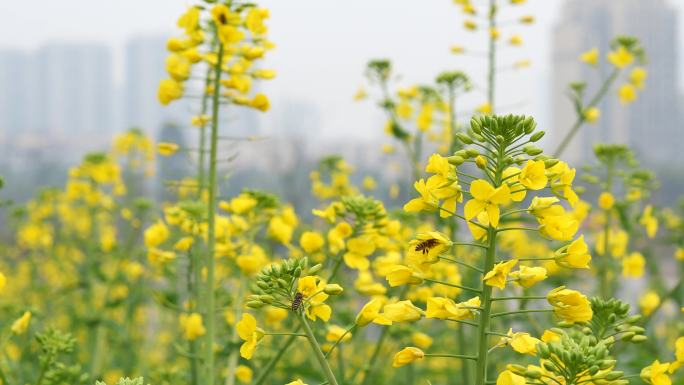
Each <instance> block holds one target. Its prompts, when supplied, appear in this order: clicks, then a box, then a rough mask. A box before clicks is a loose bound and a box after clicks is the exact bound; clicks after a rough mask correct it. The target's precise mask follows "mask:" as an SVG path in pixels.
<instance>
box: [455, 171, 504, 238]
mask: <svg viewBox="0 0 684 385" xmlns="http://www.w3.org/2000/svg"><path fill="white" fill-rule="evenodd" d="M470 194H471V195H472V197H473V199H471V200H469V201H468V202H467V203H466V204H465V207H464V213H465V217H466V219H467V220H471V219H473V218H474V217H476V216H477V215H478V214H480V213H481V212H486V213H487V220H488V222H489V223H490V225H491V226H493V227H497V226H498V225H499V215H500V211H499V205H505V204H508V202H509V201H510V200H511V194H510V188H509V187H508V185H507V184H504V185H502V186H500V187H497V188H494V187H493V186H492V185H491V184H489V182H487V181H486V180H483V179H478V180H475V181H473V182H472V183H471V185H470Z"/></svg>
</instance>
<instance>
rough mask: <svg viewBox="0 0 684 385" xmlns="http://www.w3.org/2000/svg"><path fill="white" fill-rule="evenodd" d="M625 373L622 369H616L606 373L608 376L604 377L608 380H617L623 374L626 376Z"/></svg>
mask: <svg viewBox="0 0 684 385" xmlns="http://www.w3.org/2000/svg"><path fill="white" fill-rule="evenodd" d="M624 375H625V372H621V371H619V370H616V371H614V372H610V373H608V374H607V375H606V377H604V378H605V379H606V380H608V381H615V380H617V379H618V378H620V377H622V376H624Z"/></svg>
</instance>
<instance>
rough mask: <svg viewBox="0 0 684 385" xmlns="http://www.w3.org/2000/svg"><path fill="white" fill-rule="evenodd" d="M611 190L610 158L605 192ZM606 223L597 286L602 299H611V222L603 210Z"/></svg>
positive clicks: (606, 212) (611, 164)
mask: <svg viewBox="0 0 684 385" xmlns="http://www.w3.org/2000/svg"><path fill="white" fill-rule="evenodd" d="M612 189H613V160H612V158H608V159H607V164H606V191H607V192H609V193H612V191H611V190H612ZM604 212H605V214H606V223H605V224H604V225H603V255H602V258H601V263H599V276H600V280H599V285H600V291H599V292H600V294H601V297H602V298H604V299H608V298H610V297H611V293H610V292H611V290H610V286H611V285H610V281H609V279H610V277H609V274H608V270H609V264H610V263H612V260H613V257H612V255H611V252H610V226H611V221H612V212H611V210H605V211H604Z"/></svg>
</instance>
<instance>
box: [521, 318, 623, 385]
mask: <svg viewBox="0 0 684 385" xmlns="http://www.w3.org/2000/svg"><path fill="white" fill-rule="evenodd" d="M551 331H552V332H554V333H556V334H559V335H560V340H556V341H551V342H540V343H539V344H537V353H538V354H537V355H538V357H539V359H540V366H539V367H538V368H534V367H524V366H521V365H509V369H510V370H511V371H513V372H514V373H516V374H517V375H520V376H523V377H525V378H526V379H529V380H530V381H529V382H530V383H535V381H534V380H539V379H540V378H542V377H544V378H549V377H551V378H555V379H558V378H562V379H563V380H564V381H561V382H560V383H565V384H578V383H590V382H591V383H594V384H597V385H598V384H600V385H623V384H628V383H629V382H628V381H627V380H626V379H624V378H623V377H624V373H623V372H621V371H616V370H614V368H615V365H616V363H617V362H616V361H615V360H614V359H613V357H611V355H610V351H609V348H608V345H606V343H605V342H604V341H600V340H599V339H597V338H596V337H595V336H594V335H592V334H591V330H590V329H589V330H587V328H584V330H578V329H570V330H567V331H566V330H563V329H558V328H554V329H551Z"/></svg>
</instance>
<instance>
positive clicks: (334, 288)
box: [323, 283, 344, 295]
mask: <svg viewBox="0 0 684 385" xmlns="http://www.w3.org/2000/svg"><path fill="white" fill-rule="evenodd" d="M343 291H344V289H343V288H342V286H340V285H338V284H336V283H329V284H327V285H325V288H323V292H324V293H325V294H328V295H338V294H341V293H342V292H343Z"/></svg>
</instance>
